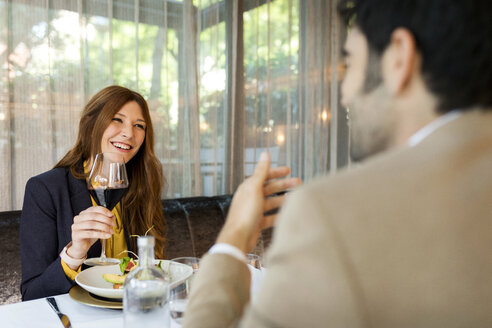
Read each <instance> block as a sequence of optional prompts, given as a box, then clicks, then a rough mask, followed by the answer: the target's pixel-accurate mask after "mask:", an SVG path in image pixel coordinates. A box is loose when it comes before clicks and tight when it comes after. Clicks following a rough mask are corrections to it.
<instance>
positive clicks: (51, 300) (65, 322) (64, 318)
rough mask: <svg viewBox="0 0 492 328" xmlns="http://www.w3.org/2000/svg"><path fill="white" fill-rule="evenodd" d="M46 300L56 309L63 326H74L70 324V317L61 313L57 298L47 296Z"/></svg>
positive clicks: (67, 327) (69, 327)
mask: <svg viewBox="0 0 492 328" xmlns="http://www.w3.org/2000/svg"><path fill="white" fill-rule="evenodd" d="M46 301H47V302H48V304H49V305H50V306H51V308H52V309H53V310H55V312H56V315H57V316H58V318H60V321H61V322H62V324H63V327H65V328H72V324H70V320H69V319H68V317H67V316H66V315H65V314H63V313H61V312H60V310H59V309H58V304H56V300H55V299H54V298H53V297H47V298H46Z"/></svg>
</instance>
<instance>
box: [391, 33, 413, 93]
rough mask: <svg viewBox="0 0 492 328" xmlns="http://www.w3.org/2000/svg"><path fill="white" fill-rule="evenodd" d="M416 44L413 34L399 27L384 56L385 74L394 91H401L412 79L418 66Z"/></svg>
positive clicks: (392, 36) (393, 34) (392, 35)
mask: <svg viewBox="0 0 492 328" xmlns="http://www.w3.org/2000/svg"><path fill="white" fill-rule="evenodd" d="M416 58H417V56H416V45H415V38H414V36H413V34H412V33H411V32H410V31H409V30H407V29H406V28H397V29H396V30H394V31H393V33H392V34H391V40H390V44H389V46H388V48H387V49H386V51H385V53H384V56H383V70H384V71H383V74H384V75H385V80H386V85H387V87H388V88H389V90H390V91H391V92H392V93H400V92H402V91H403V90H404V89H405V87H406V86H407V85H408V84H409V82H410V81H411V79H412V77H413V74H414V73H415V70H416V69H419V68H418V67H417V65H416V64H417V62H416Z"/></svg>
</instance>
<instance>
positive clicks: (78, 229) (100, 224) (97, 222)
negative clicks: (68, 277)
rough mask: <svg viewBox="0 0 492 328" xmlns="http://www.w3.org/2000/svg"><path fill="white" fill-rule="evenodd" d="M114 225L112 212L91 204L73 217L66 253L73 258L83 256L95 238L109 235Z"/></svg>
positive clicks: (105, 237)
mask: <svg viewBox="0 0 492 328" xmlns="http://www.w3.org/2000/svg"><path fill="white" fill-rule="evenodd" d="M114 225H115V219H114V216H113V214H112V213H111V211H110V210H108V209H107V208H104V207H102V206H92V207H89V208H88V209H86V210H84V211H82V212H80V214H79V215H77V216H75V217H74V219H73V224H72V245H71V246H70V248H68V249H67V254H68V255H69V256H70V257H73V258H75V259H80V258H84V257H85V256H86V255H87V252H88V251H89V248H90V247H91V246H92V245H93V244H94V243H95V242H96V241H97V240H99V239H107V238H109V237H111V235H112V234H113V226H114ZM72 269H75V268H72Z"/></svg>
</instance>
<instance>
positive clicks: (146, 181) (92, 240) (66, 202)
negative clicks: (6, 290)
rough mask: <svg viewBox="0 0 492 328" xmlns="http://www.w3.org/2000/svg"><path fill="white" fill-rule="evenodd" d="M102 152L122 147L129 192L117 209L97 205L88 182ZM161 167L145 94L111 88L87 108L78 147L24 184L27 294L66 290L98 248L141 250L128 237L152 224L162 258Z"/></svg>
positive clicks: (121, 252)
mask: <svg viewBox="0 0 492 328" xmlns="http://www.w3.org/2000/svg"><path fill="white" fill-rule="evenodd" d="M100 152H117V153H120V154H121V155H122V156H123V158H124V161H125V162H126V167H127V171H128V178H129V181H130V184H129V188H128V192H127V193H126V194H125V196H124V197H123V198H122V200H121V201H120V203H119V204H117V205H116V206H115V208H114V209H113V211H109V210H107V209H105V208H104V207H101V206H92V205H93V204H94V205H95V202H94V201H93V200H91V197H90V195H89V191H88V190H87V187H86V178H87V173H86V171H87V170H86V168H87V167H89V165H90V164H91V162H92V161H93V159H94V157H95V155H96V154H97V153H100ZM163 182H164V176H163V174H162V168H161V164H160V162H159V160H158V159H157V157H156V156H155V154H154V133H153V128H152V121H151V118H150V114H149V109H148V106H147V103H146V101H145V100H144V98H143V97H142V96H141V95H140V94H138V93H137V92H134V91H132V90H129V89H127V88H124V87H120V86H110V87H107V88H104V89H103V90H101V91H99V92H98V93H97V94H96V95H94V96H93V97H92V98H91V100H90V101H89V102H88V103H87V105H86V106H85V108H84V110H83V112H82V117H81V119H80V123H79V133H78V137H77V141H76V143H75V145H74V147H73V148H72V149H71V150H70V151H69V152H68V153H67V154H66V155H65V156H64V157H63V158H62V159H61V160H60V161H59V162H58V163H57V164H56V165H55V168H54V169H52V170H50V171H48V172H45V173H43V174H40V175H38V176H36V177H33V178H31V179H30V180H29V181H28V183H27V185H26V192H25V199H24V205H23V209H22V217H21V225H20V238H21V263H22V282H21V292H22V298H23V300H28V299H33V298H39V297H46V296H50V295H57V294H61V293H66V292H68V290H69V289H70V288H71V287H72V286H73V285H74V281H73V280H74V277H75V275H76V274H77V272H79V271H80V270H81V265H82V263H83V261H84V259H85V258H86V257H96V256H98V255H99V254H100V252H101V245H100V243H99V242H97V241H98V239H108V243H107V245H106V254H108V256H110V257H122V256H126V252H125V251H126V250H132V251H135V250H136V245H135V240H134V238H129V236H131V235H143V234H145V233H146V231H147V230H149V228H150V227H152V229H150V232H149V233H150V234H152V235H153V236H154V237H155V240H156V248H155V254H156V256H157V257H158V258H163V257H164V254H163V253H164V241H165V240H164V236H165V227H164V218H163V213H162V207H161V200H160V194H161V189H162V186H163Z"/></svg>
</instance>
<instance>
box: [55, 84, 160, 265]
mask: <svg viewBox="0 0 492 328" xmlns="http://www.w3.org/2000/svg"><path fill="white" fill-rule="evenodd" d="M130 101H135V102H137V104H139V106H140V108H141V109H142V114H143V117H144V119H145V122H146V130H145V140H144V142H143V144H142V146H140V149H139V151H138V152H137V154H135V156H134V157H133V158H132V159H131V160H130V161H129V162H128V163H126V167H127V171H128V178H129V180H130V185H129V187H128V191H127V193H126V194H125V196H124V197H123V199H122V200H121V212H122V213H121V214H122V220H123V225H124V227H125V229H126V231H127V233H128V234H129V235H144V234H145V232H146V231H147V230H149V229H150V228H152V229H150V231H149V234H151V235H153V236H154V237H155V241H156V246H155V256H156V258H164V244H165V233H166V225H165V222H164V214H163V212H162V204H161V190H162V187H163V185H164V182H165V181H164V175H163V173H162V166H161V163H160V162H159V159H158V158H157V157H156V156H155V154H154V129H153V127H152V121H151V118H150V113H149V108H148V106H147V102H146V101H145V99H144V98H143V97H142V96H141V95H140V94H138V93H137V92H135V91H132V90H129V89H127V88H124V87H120V86H116V85H113V86H109V87H106V88H104V89H102V90H101V91H99V92H98V93H97V94H95V95H94V96H93V97H92V98H91V99H90V100H89V102H88V103H87V105H86V106H85V108H84V110H83V112H82V117H81V119H80V123H79V134H78V137H77V141H76V143H75V146H74V147H73V148H72V149H71V150H70V151H68V153H67V154H66V155H65V156H64V157H63V158H62V159H61V160H60V161H59V162H58V163H57V164H56V165H55V167H69V168H70V171H71V172H72V174H73V175H74V177H76V178H77V179H86V177H87V174H86V173H85V172H84V169H83V165H82V163H83V162H84V161H86V160H89V161H90V160H91V159H92V158H94V157H95V155H96V154H97V153H99V152H101V139H102V135H103V133H104V131H105V130H106V128H107V127H108V126H109V124H110V123H111V120H112V119H113V118H114V115H115V114H116V113H117V112H118V111H119V110H120V109H121V107H123V105H125V104H126V103H128V102H130ZM128 249H129V250H132V251H136V249H137V247H136V238H132V237H130V245H128Z"/></svg>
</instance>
